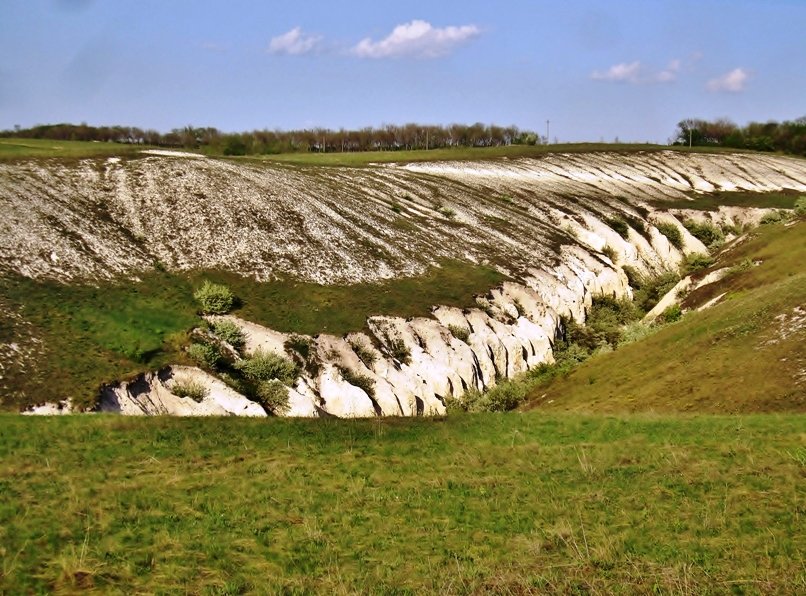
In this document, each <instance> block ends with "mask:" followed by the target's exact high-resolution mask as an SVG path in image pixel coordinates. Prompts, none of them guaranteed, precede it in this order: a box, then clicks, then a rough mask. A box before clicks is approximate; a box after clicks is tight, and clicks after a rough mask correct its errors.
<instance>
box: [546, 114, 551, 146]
mask: <svg viewBox="0 0 806 596" xmlns="http://www.w3.org/2000/svg"><path fill="white" fill-rule="evenodd" d="M549 142H550V141H549V120H546V145H548V144H549Z"/></svg>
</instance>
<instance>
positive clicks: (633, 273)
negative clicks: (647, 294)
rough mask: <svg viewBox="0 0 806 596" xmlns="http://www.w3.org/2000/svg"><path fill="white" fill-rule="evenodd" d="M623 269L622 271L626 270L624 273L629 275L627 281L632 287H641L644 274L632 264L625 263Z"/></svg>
mask: <svg viewBox="0 0 806 596" xmlns="http://www.w3.org/2000/svg"><path fill="white" fill-rule="evenodd" d="M621 269H622V271H624V275H626V276H627V283H629V284H630V287H633V288H640V287H641V283H642V281H643V279H642V278H643V276H642V275H641V274H640V273H639V272H638V269H636V268H635V267H633V266H632V265H624V266H623V267H622V268H621Z"/></svg>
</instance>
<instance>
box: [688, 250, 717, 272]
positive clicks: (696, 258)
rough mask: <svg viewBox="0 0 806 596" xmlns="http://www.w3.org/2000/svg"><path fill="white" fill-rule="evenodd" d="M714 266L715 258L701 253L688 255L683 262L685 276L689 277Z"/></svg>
mask: <svg viewBox="0 0 806 596" xmlns="http://www.w3.org/2000/svg"><path fill="white" fill-rule="evenodd" d="M713 264H714V258H713V257H712V256H710V255H706V254H703V253H700V252H694V253H691V254H688V255H686V258H685V259H684V260H683V264H682V268H683V274H684V275H688V274H690V273H694V272H695V271H700V270H702V269H707V268H708V267H710V266H711V265H713Z"/></svg>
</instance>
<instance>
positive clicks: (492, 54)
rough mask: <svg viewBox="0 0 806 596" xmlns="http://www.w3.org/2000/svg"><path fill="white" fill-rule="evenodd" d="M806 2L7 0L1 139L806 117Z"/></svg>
mask: <svg viewBox="0 0 806 596" xmlns="http://www.w3.org/2000/svg"><path fill="white" fill-rule="evenodd" d="M805 27H806V0H676V1H661V0H635V1H626V0H625V1H619V0H611V1H592V0H590V1H581V0H580V1H574V0H564V1H556V2H555V1H553V0H551V1H550V0H545V1H541V0H535V1H531V2H527V1H517V0H514V1H503V0H502V1H492V0H491V1H476V0H464V1H457V2H452V1H441V2H440V1H437V0H430V1H428V2H421V1H406V2H404V1H394V2H392V1H388V2H387V1H381V0H375V1H364V0H343V1H339V2H336V1H332V0H331V1H324V0H309V1H305V0H297V1H296V2H293V3H292V2H271V1H264V2H257V1H246V0H242V1H239V0H230V1H229V2H221V1H206V0H204V1H202V0H196V1H184V0H173V1H169V0H160V1H155V0H142V1H138V2H135V1H123V0H95V1H93V0H2V2H0V128H11V127H12V126H14V125H15V124H19V125H22V126H30V125H33V124H37V123H46V122H76V123H78V122H82V121H84V122H87V123H89V124H127V125H135V126H141V127H145V128H156V129H158V130H161V131H167V130H170V129H171V128H174V127H181V126H185V125H188V124H192V125H194V126H215V127H216V128H219V129H221V130H225V131H234V130H251V129H255V128H270V129H273V128H282V129H289V128H303V127H313V126H327V127H332V128H339V127H345V128H354V127H361V126H367V125H372V126H377V125H380V124H383V123H396V124H398V123H405V122H418V123H432V124H448V123H451V122H463V123H472V122H484V123H496V124H502V125H508V124H516V125H518V126H520V127H522V128H529V129H535V130H538V131H540V132H541V133H543V132H544V131H545V122H546V119H550V120H551V136H552V137H557V138H558V139H559V140H560V141H578V140H590V141H598V140H600V139H603V140H606V141H610V140H613V139H614V138H616V137H618V138H619V139H620V140H622V141H665V140H666V139H667V138H669V137H670V136H671V135H672V133H673V132H674V129H675V125H676V123H677V122H678V121H679V120H680V119H682V118H686V117H703V118H716V117H721V116H726V117H729V118H731V119H733V120H734V121H736V122H737V123H739V124H744V123H746V122H747V121H749V120H768V119H776V120H784V119H793V118H797V117H800V116H804V115H806V34H804V30H805V29H804V28H805Z"/></svg>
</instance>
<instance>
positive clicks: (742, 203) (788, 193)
mask: <svg viewBox="0 0 806 596" xmlns="http://www.w3.org/2000/svg"><path fill="white" fill-rule="evenodd" d="M801 196H803V193H802V192H800V191H796V190H783V191H780V192H745V191H742V192H736V191H734V192H726V191H723V192H715V193H710V194H707V195H706V194H695V193H692V194H691V195H690V199H689V200H687V201H685V202H682V201H679V200H675V201H668V200H667V201H658V200H653V201H649V203H650V204H651V205H652V206H653V207H657V208H659V209H666V208H669V207H674V208H677V209H697V210H700V211H718V210H719V207H721V206H726V207H764V208H767V209H793V208H794V206H795V201H797V200H798V198H799V197H801Z"/></svg>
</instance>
